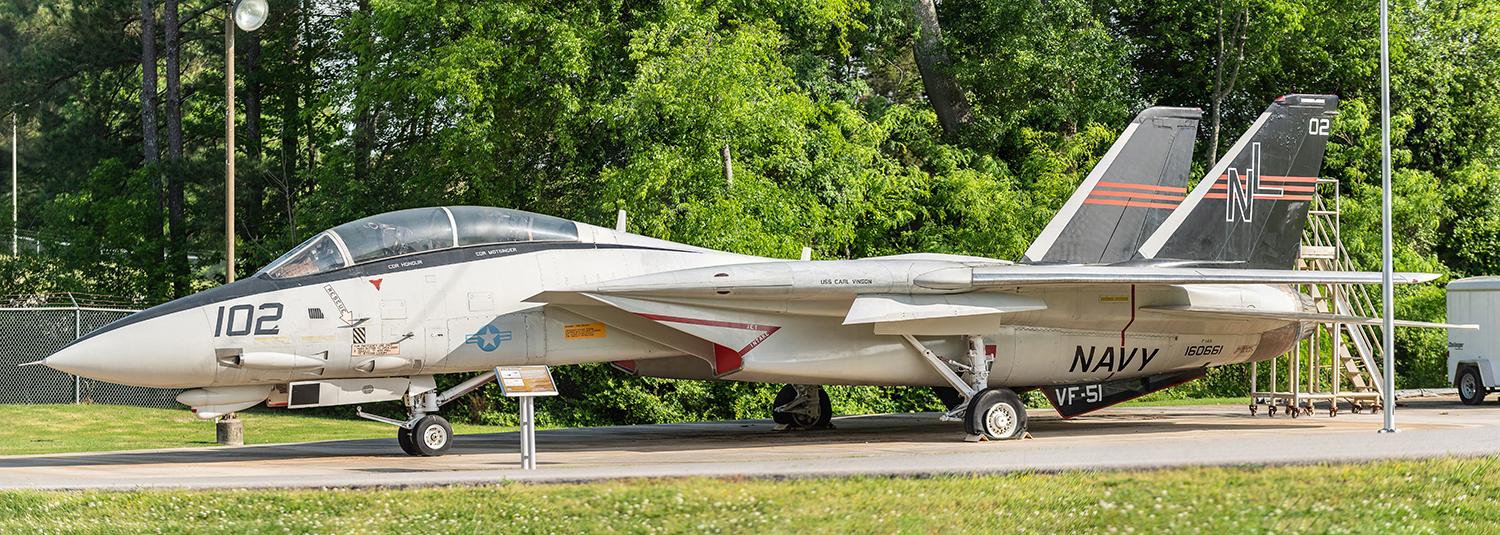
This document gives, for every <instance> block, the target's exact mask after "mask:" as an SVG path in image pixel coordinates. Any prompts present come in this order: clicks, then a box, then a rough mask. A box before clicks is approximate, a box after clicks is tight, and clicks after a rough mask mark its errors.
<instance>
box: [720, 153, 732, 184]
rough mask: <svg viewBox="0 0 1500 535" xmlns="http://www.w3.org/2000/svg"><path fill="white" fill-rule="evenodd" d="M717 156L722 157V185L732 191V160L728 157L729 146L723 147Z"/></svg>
mask: <svg viewBox="0 0 1500 535" xmlns="http://www.w3.org/2000/svg"><path fill="white" fill-rule="evenodd" d="M719 154H720V156H723V157H724V183H725V184H727V185H728V186H729V189H734V160H732V159H730V157H729V145H724V149H723V150H721V151H719Z"/></svg>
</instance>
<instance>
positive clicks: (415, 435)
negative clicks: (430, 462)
mask: <svg viewBox="0 0 1500 535" xmlns="http://www.w3.org/2000/svg"><path fill="white" fill-rule="evenodd" d="M409 433H410V436H409V439H408V440H410V441H411V445H412V448H413V449H415V450H416V452H414V453H412V454H413V455H423V456H427V457H437V456H439V455H442V454H444V453H448V448H451V447H453V427H452V426H449V425H448V420H444V419H443V417H442V416H438V415H436V414H429V415H427V416H423V417H422V419H420V420H417V424H416V425H413V426H411V431H410V432H409ZM396 436H397V439H398V440H399V439H400V436H401V434H400V433H397V434H396ZM407 451H410V450H407Z"/></svg>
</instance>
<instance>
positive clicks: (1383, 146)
mask: <svg viewBox="0 0 1500 535" xmlns="http://www.w3.org/2000/svg"><path fill="white" fill-rule="evenodd" d="M1388 19H1389V12H1388V8H1387V7H1386V0H1380V181H1381V182H1380V183H1381V190H1380V197H1381V199H1380V221H1381V224H1380V262H1381V268H1380V300H1381V314H1382V315H1383V316H1384V317H1385V321H1384V322H1383V323H1381V328H1382V329H1383V330H1384V331H1383V332H1382V333H1381V334H1382V336H1381V338H1382V340H1381V341H1382V342H1383V345H1384V346H1385V347H1384V349H1385V385H1383V386H1382V388H1381V389H1382V390H1383V392H1382V393H1383V394H1385V399H1384V400H1383V402H1382V403H1383V404H1384V405H1385V411H1384V412H1385V427H1383V428H1381V429H1380V432H1381V433H1395V432H1397V431H1398V429H1396V326H1395V325H1393V323H1394V322H1393V321H1392V318H1393V317H1394V316H1395V314H1396V291H1395V286H1394V285H1392V284H1391V272H1392V271H1394V266H1393V265H1392V256H1393V254H1392V251H1391V49H1390V39H1391V34H1390V26H1389V25H1388V22H1387V20H1388Z"/></svg>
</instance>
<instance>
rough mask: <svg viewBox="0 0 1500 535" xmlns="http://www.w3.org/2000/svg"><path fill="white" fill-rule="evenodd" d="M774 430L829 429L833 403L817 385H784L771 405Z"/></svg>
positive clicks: (831, 426)
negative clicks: (774, 424)
mask: <svg viewBox="0 0 1500 535" xmlns="http://www.w3.org/2000/svg"><path fill="white" fill-rule="evenodd" d="M771 419H772V420H774V421H775V422H776V424H777V425H776V429H777V430H780V431H785V430H788V429H831V428H833V425H832V424H830V423H829V422H830V421H831V420H832V419H833V402H832V401H831V400H829V399H828V393H827V392H824V391H823V387H821V386H818V385H786V386H783V387H781V391H780V392H777V393H776V401H774V402H772V403H771Z"/></svg>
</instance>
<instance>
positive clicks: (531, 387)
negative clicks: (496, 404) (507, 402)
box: [495, 366, 557, 398]
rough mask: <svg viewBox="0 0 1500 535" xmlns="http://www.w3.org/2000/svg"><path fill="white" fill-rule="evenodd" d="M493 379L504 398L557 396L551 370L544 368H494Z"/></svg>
mask: <svg viewBox="0 0 1500 535" xmlns="http://www.w3.org/2000/svg"><path fill="white" fill-rule="evenodd" d="M495 379H496V380H497V381H499V382H500V389H501V390H503V391H504V392H505V395H506V397H513V398H514V397H523V396H556V395H557V385H556V384H555V383H553V382H552V370H551V369H550V368H548V367H546V366H496V367H495Z"/></svg>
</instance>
